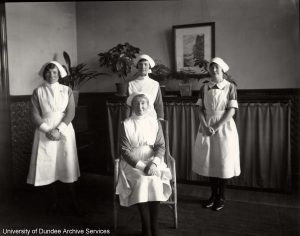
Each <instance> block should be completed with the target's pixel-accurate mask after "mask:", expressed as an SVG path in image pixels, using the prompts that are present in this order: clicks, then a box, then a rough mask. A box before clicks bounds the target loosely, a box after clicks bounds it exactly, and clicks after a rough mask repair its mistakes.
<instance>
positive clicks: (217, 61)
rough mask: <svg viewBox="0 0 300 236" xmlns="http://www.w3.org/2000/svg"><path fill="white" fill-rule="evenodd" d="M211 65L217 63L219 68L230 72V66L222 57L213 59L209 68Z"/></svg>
mask: <svg viewBox="0 0 300 236" xmlns="http://www.w3.org/2000/svg"><path fill="white" fill-rule="evenodd" d="M211 63H216V64H218V65H219V66H221V68H222V70H223V71H224V72H227V71H228V70H229V66H228V65H227V64H226V63H225V61H223V59H222V58H220V57H214V58H213V59H211V61H210V63H209V65H208V67H210V65H211Z"/></svg>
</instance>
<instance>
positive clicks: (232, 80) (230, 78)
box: [209, 62, 237, 86]
mask: <svg viewBox="0 0 300 236" xmlns="http://www.w3.org/2000/svg"><path fill="white" fill-rule="evenodd" d="M212 64H216V65H219V64H218V63H215V62H212V63H210V64H209V67H210V66H211V65H212ZM222 72H223V75H224V79H226V80H227V81H228V82H229V83H232V84H234V85H235V86H237V83H236V82H235V80H234V79H232V76H231V75H230V74H228V73H226V72H224V70H223V69H222Z"/></svg>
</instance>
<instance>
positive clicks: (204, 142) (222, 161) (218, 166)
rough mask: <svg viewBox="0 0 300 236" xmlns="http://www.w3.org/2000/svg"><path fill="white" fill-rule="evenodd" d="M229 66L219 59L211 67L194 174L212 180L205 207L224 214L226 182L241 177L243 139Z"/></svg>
mask: <svg viewBox="0 0 300 236" xmlns="http://www.w3.org/2000/svg"><path fill="white" fill-rule="evenodd" d="M228 70H229V66H228V65H227V64H226V63H225V62H224V61H223V60H222V59H221V58H218V57H215V58H213V59H212V60H211V62H210V63H209V73H210V76H211V77H210V81H209V82H208V83H205V84H204V85H203V86H202V87H201V89H200V94H199V99H198V101H197V103H196V105H198V106H199V118H200V125H199V130H198V133H197V138H196V142H195V148H194V153H193V161H192V170H193V171H194V172H195V173H197V174H199V175H201V176H206V177H209V180H210V185H211V197H210V198H209V199H208V200H207V201H204V203H203V206H204V207H205V208H210V207H212V209H214V210H217V211H218V210H221V209H222V208H223V207H224V203H225V182H226V180H227V179H229V178H232V177H234V176H239V175H240V173H241V170H240V157H239V155H240V153H239V138H238V133H237V129H236V125H235V122H234V120H233V118H232V117H233V115H234V114H235V111H236V109H237V108H238V103H237V92H236V85H235V84H234V83H232V82H229V81H228V80H226V79H225V78H226V74H225V73H226V72H227V71H228Z"/></svg>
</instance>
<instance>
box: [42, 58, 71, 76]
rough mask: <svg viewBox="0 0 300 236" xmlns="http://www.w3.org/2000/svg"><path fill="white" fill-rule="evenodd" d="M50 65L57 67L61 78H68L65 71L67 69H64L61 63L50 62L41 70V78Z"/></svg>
mask: <svg viewBox="0 0 300 236" xmlns="http://www.w3.org/2000/svg"><path fill="white" fill-rule="evenodd" d="M49 64H54V65H55V66H56V67H57V69H58V70H59V73H60V76H61V77H62V78H63V77H66V76H67V75H68V74H67V72H66V70H65V68H64V67H63V66H62V65H61V64H60V63H59V62H57V61H49V62H47V63H45V64H44V65H43V66H42V68H41V70H40V72H39V74H40V75H41V76H43V72H44V70H45V68H46V66H47V65H49Z"/></svg>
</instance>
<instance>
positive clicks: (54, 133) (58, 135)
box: [46, 128, 62, 141]
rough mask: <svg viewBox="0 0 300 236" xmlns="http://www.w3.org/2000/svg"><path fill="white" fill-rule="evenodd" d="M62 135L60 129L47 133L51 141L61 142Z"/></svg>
mask: <svg viewBox="0 0 300 236" xmlns="http://www.w3.org/2000/svg"><path fill="white" fill-rule="evenodd" d="M61 136H62V134H61V133H60V132H59V130H58V129H56V128H55V129H52V130H50V131H48V132H47V133H46V137H47V138H48V139H50V140H51V141H59V140H60V139H61Z"/></svg>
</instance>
